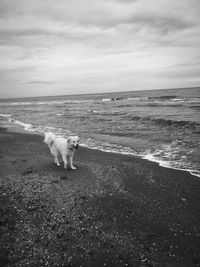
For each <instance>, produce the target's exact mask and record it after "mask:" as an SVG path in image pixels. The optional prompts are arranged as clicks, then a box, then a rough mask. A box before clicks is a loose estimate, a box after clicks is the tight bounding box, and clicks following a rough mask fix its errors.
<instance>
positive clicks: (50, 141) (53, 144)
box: [44, 132, 79, 170]
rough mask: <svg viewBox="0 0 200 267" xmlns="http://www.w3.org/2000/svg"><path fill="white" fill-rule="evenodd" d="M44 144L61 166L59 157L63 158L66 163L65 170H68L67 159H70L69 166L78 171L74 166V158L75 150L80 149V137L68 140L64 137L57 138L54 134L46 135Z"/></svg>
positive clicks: (71, 137)
mask: <svg viewBox="0 0 200 267" xmlns="http://www.w3.org/2000/svg"><path fill="white" fill-rule="evenodd" d="M44 143H46V144H47V145H48V147H49V149H50V151H51V154H52V155H53V156H54V157H55V161H54V162H55V163H56V164H57V166H60V163H59V160H58V157H59V155H60V156H61V158H62V160H63V162H64V168H65V169H67V158H69V164H70V167H71V169H72V170H76V167H74V165H73V156H74V152H75V150H77V149H78V145H79V137H78V136H70V137H68V138H67V139H65V138H62V137H56V136H55V134H54V133H52V132H48V133H45V139H44Z"/></svg>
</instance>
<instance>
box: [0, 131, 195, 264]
mask: <svg viewBox="0 0 200 267" xmlns="http://www.w3.org/2000/svg"><path fill="white" fill-rule="evenodd" d="M74 165H75V166H77V170H75V171H72V170H64V168H63V167H57V166H56V165H55V164H54V163H53V157H52V156H51V155H50V152H49V150H48V148H47V146H46V145H45V144H44V143H43V137H42V136H40V135H32V134H26V133H16V132H15V133H14V132H9V131H7V130H6V129H5V128H1V130H0V190H1V191H0V266H87V267H89V266H136V267H137V266H141V267H144V266H149V267H153V266H159V267H175V266H177V267H192V266H200V208H199V207H200V194H199V192H200V179H199V178H198V177H195V176H192V175H190V174H189V173H187V172H184V171H178V170H172V169H167V168H163V167H160V166H158V164H156V163H152V162H149V161H146V160H142V159H140V158H137V157H133V156H125V155H120V154H114V153H106V152H101V151H98V150H91V149H87V148H83V147H81V148H80V149H79V151H78V152H77V153H76V154H75V157H74Z"/></svg>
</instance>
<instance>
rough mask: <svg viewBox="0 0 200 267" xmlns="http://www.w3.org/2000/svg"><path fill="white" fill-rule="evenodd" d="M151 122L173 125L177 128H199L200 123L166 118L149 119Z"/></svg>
mask: <svg viewBox="0 0 200 267" xmlns="http://www.w3.org/2000/svg"><path fill="white" fill-rule="evenodd" d="M151 121H152V122H154V123H155V124H158V125H160V126H174V127H179V128H197V129H198V130H199V129H200V124H199V123H198V122H194V121H177V120H167V119H151Z"/></svg>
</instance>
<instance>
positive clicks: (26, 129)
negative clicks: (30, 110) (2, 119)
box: [8, 119, 33, 132]
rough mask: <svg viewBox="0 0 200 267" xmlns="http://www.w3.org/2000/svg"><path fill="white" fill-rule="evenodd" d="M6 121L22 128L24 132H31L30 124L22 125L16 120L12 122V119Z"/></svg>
mask: <svg viewBox="0 0 200 267" xmlns="http://www.w3.org/2000/svg"><path fill="white" fill-rule="evenodd" d="M8 121H9V122H12V123H14V124H17V125H20V126H22V127H23V128H24V130H25V131H27V132H30V131H33V126H32V124H29V123H24V122H21V121H18V120H14V119H9V120H8Z"/></svg>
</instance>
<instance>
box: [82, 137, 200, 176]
mask: <svg viewBox="0 0 200 267" xmlns="http://www.w3.org/2000/svg"><path fill="white" fill-rule="evenodd" d="M81 146H84V147H87V148H90V149H97V150H100V151H103V152H108V153H109V152H110V153H118V154H123V155H131V156H136V157H140V158H142V159H146V160H148V161H151V162H155V163H158V164H159V166H162V167H164V168H170V169H176V170H181V171H187V172H189V173H191V174H192V175H194V176H197V177H200V171H199V170H195V169H193V168H192V166H191V164H189V163H187V161H186V160H185V157H184V160H183V157H182V158H178V157H177V154H176V153H175V152H176V151H177V150H176V149H174V147H173V146H174V144H169V145H163V146H161V148H160V149H159V150H155V151H153V152H152V151H151V150H150V149H145V150H143V151H142V150H141V151H140V150H137V151H135V150H134V149H133V148H131V147H127V146H122V145H119V144H112V143H107V142H102V141H97V140H94V139H92V138H88V139H87V140H85V141H84V142H82V143H81Z"/></svg>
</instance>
